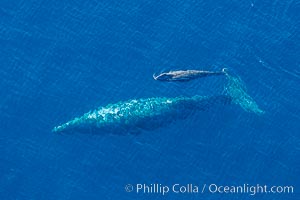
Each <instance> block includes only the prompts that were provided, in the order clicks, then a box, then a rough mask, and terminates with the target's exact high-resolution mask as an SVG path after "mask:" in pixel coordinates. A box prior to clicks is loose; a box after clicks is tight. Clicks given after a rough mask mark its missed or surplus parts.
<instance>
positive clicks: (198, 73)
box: [153, 68, 226, 81]
mask: <svg viewBox="0 0 300 200" xmlns="http://www.w3.org/2000/svg"><path fill="white" fill-rule="evenodd" d="M218 75H226V68H223V69H222V71H217V72H213V71H202V70H178V71H169V72H164V73H161V74H159V75H155V74H153V78H154V80H158V81H190V80H193V79H197V78H203V77H207V76H218Z"/></svg>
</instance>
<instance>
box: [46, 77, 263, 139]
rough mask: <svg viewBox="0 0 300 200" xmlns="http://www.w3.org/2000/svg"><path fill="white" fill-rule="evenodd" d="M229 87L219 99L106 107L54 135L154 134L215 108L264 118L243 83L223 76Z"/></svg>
mask: <svg viewBox="0 0 300 200" xmlns="http://www.w3.org/2000/svg"><path fill="white" fill-rule="evenodd" d="M226 77H227V80H228V83H227V85H226V86H225V88H224V91H223V92H222V94H220V95H215V96H199V95H195V96H192V97H175V98H168V97H151V98H145V99H133V100H128V101H122V102H118V103H115V104H109V105H107V106H104V107H99V108H98V109H95V110H92V111H89V112H87V113H85V114H83V115H82V116H80V117H76V118H74V119H73V120H71V121H68V122H66V123H64V124H61V125H59V126H56V127H54V128H53V130H52V131H53V132H56V133H75V132H79V133H93V134H95V133H99V132H108V133H117V134H127V133H133V134H134V133H139V132H141V131H143V130H154V129H157V128H159V127H162V126H165V125H167V124H170V123H171V122H173V121H176V120H180V119H185V118H187V117H189V116H190V115H192V114H194V113H195V112H198V111H206V110H209V109H210V108H212V107H215V106H217V105H220V106H223V105H228V104H235V105H238V106H240V107H241V108H242V109H243V110H244V111H246V112H251V113H255V114H258V115H260V114H263V113H264V111H262V110H261V109H260V108H259V107H258V105H257V104H256V102H255V101H254V100H253V99H252V98H251V97H250V96H249V95H248V94H247V92H246V89H245V87H244V84H243V82H242V80H241V79H240V78H238V77H234V76H230V75H229V74H228V73H227V74H226Z"/></svg>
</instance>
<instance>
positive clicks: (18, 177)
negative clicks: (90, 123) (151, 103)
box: [0, 0, 300, 200]
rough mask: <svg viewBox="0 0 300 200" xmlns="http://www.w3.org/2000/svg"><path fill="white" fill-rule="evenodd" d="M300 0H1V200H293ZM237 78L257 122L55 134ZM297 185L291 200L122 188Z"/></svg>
mask: <svg viewBox="0 0 300 200" xmlns="http://www.w3.org/2000/svg"><path fill="white" fill-rule="evenodd" d="M299 10H300V1H297V0H296V1H293V0H291V1H287V0H284V1H254V0H247V1H227V0H225V1H212V2H209V1H193V0H187V1H167V0H165V1H157V2H156V1H136V0H135V1H114V0H113V1H94V0H92V1H83V0H72V1H71V0H61V1H52V0H50V1H42V0H41V1H37V0H26V1H24V0H23V1H22V0H14V1H11V0H2V1H0V16H1V20H0V44H1V49H0V61H1V67H0V75H1V81H0V94H1V98H0V199H5V200H12V199H39V200H40V199H45V200H48V199H55V200H57V199H91V200H92V199H161V198H163V199H253V198H255V199H299V198H300V192H299V188H300V181H299V175H300V159H299V158H300V153H299V152H300V137H299V132H300V106H299V101H300V87H299V85H300V57H299V55H300V36H299V35H300V34H299V33H300V32H299V20H300V14H299ZM223 67H227V68H228V69H229V70H230V72H231V73H233V74H235V75H237V76H239V77H240V78H241V79H242V80H243V82H244V83H245V85H246V87H247V92H248V93H249V95H250V96H251V97H252V98H253V99H254V100H255V101H256V103H257V104H258V105H259V106H260V108H261V109H262V110H264V111H265V114H263V115H255V114H253V113H248V112H245V111H244V110H242V109H241V108H239V107H238V106H233V105H232V106H231V105H228V106H224V107H218V109H212V110H208V111H204V112H198V113H197V114H195V115H193V116H191V117H189V118H187V119H184V120H179V121H175V122H174V123H171V124H169V125H166V126H164V127H161V128H159V129H155V130H153V131H143V132H142V133H139V134H137V135H136V134H128V135H124V134H109V133H104V132H103V133H102V132H100V133H99V134H55V133H53V132H51V130H52V128H53V127H55V126H57V125H59V124H61V123H64V122H66V121H68V120H70V119H72V118H74V117H77V116H80V115H82V114H83V113H85V112H87V111H89V110H92V109H95V108H97V107H99V106H105V105H107V104H109V103H116V102H119V101H125V100H128V99H135V98H136V99H139V98H148V97H177V96H193V95H196V94H198V95H214V94H219V93H220V92H221V91H222V89H223V87H224V84H226V80H225V79H224V78H222V77H209V78H205V79H201V80H195V81H191V82H186V83H173V82H172V83H161V82H157V81H154V80H153V78H152V74H153V73H159V72H164V71H169V70H179V69H205V70H220V69H221V68H223ZM175 183H178V184H181V185H187V184H194V185H199V186H202V185H203V184H207V185H209V184H217V185H224V186H225V185H228V186H231V185H243V184H249V185H256V184H261V185H268V186H273V185H275V186H286V185H287V186H293V187H294V193H293V194H287V193H281V194H256V195H253V196H252V195H249V193H248V194H233V193H229V194H224V193H223V194H218V193H210V192H208V191H206V192H204V193H201V190H202V187H200V189H199V190H200V191H199V193H182V194H176V193H171V192H170V193H168V194H166V195H164V196H162V194H159V193H152V194H149V193H142V192H141V193H137V192H135V191H132V192H126V190H125V189H124V187H125V186H126V185H127V184H132V185H133V187H135V186H136V184H147V185H150V184H162V185H168V186H171V185H173V184H175Z"/></svg>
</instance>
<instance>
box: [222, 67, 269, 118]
mask: <svg viewBox="0 0 300 200" xmlns="http://www.w3.org/2000/svg"><path fill="white" fill-rule="evenodd" d="M222 71H224V73H225V74H226V77H227V80H228V84H227V85H226V86H225V88H224V93H225V94H227V95H229V96H231V97H232V102H233V103H234V104H237V105H239V106H241V108H242V109H243V110H245V111H247V112H252V113H255V114H258V115H261V114H264V113H265V112H264V111H263V110H261V109H260V108H259V106H258V105H257V103H256V102H255V100H254V99H253V98H252V97H251V96H250V95H249V94H248V93H247V89H246V87H245V84H244V83H243V81H242V80H241V79H240V77H238V76H232V75H230V74H228V70H227V69H226V68H224V69H223V70H222Z"/></svg>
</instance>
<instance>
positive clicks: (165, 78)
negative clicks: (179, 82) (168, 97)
mask: <svg viewBox="0 0 300 200" xmlns="http://www.w3.org/2000/svg"><path fill="white" fill-rule="evenodd" d="M173 76H174V75H173V74H171V73H161V74H159V75H157V76H156V75H155V74H153V78H154V80H157V81H170V80H172V79H173Z"/></svg>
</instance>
